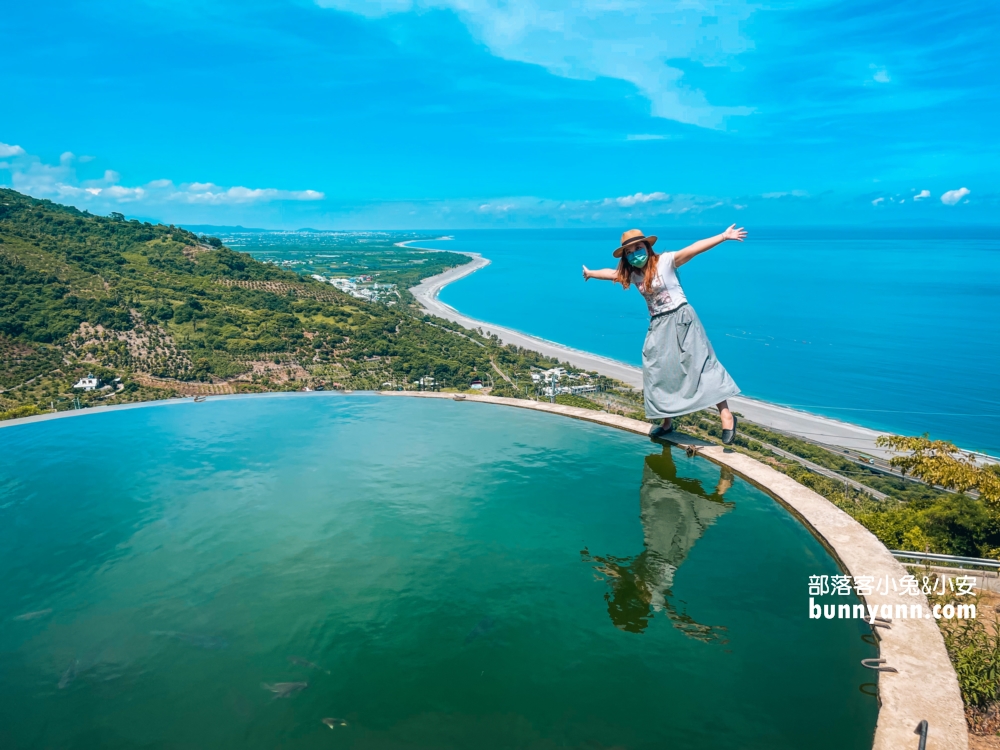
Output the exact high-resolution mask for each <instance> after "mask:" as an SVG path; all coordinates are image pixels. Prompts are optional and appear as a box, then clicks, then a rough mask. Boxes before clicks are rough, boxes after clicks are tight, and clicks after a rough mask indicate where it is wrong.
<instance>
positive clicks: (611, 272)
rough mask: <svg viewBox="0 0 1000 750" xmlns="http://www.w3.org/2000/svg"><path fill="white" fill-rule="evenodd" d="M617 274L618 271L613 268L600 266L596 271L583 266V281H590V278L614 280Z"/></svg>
mask: <svg viewBox="0 0 1000 750" xmlns="http://www.w3.org/2000/svg"><path fill="white" fill-rule="evenodd" d="M617 275H618V271H617V270H616V269H614V268H600V269H598V270H596V271H591V270H590V269H589V268H587V267H586V266H584V267H583V280H584V281H590V280H591V279H600V280H601V281H614V280H615V277H616V276H617Z"/></svg>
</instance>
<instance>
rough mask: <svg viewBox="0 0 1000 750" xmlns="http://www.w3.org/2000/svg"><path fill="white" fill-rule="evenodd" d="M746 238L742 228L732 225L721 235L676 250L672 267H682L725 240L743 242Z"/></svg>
mask: <svg viewBox="0 0 1000 750" xmlns="http://www.w3.org/2000/svg"><path fill="white" fill-rule="evenodd" d="M746 236H747V233H746V230H744V229H743V227H740V228H739V229H737V228H736V225H735V224H733V225H732V226H730V227H729V229H727V230H726V231H725V232H723V233H722V234H717V235H715V236H714V237H709V238H708V239H704V240H698V241H697V242H695V243H694V244H693V245H688V246H687V247H686V248H684V249H683V250H678V251H677V252H676V253H675V254H674V266H683V265H684V264H685V263H687V262H688V261H689V260H691V259H692V258H693V257H694V256H696V255H700V254H701V253H703V252H705V251H706V250H711V249H712V248H713V247H715V246H716V245H720V244H722V243H723V242H725V241H726V240H736V241H737V242H743V239H744V238H745V237H746Z"/></svg>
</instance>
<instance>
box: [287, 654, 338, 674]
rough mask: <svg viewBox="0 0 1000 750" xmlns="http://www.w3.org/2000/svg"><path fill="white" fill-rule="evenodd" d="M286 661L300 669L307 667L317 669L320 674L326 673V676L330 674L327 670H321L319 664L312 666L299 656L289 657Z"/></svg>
mask: <svg viewBox="0 0 1000 750" xmlns="http://www.w3.org/2000/svg"><path fill="white" fill-rule="evenodd" d="M288 661H290V662H291V663H292V664H298V665H299V666H300V667H309V669H318V670H319V671H320V672H326V673H327V674H330V670H329V669H323V667H321V666H320V665H319V664H313V663H312V662H311V661H309V660H307V659H303V658H302V657H301V656H289V657H288Z"/></svg>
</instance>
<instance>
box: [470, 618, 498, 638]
mask: <svg viewBox="0 0 1000 750" xmlns="http://www.w3.org/2000/svg"><path fill="white" fill-rule="evenodd" d="M491 630H493V620H492V619H490V618H489V617H484V618H483V619H482V620H480V621H479V622H477V623H476V627H474V628H473V629H472V630H470V631H469V634H468V635H467V636H465V642H466V643H471V642H472V641H474V640H476V638H480V637H481V636H484V635H486V634H487V633H489V632H490V631H491Z"/></svg>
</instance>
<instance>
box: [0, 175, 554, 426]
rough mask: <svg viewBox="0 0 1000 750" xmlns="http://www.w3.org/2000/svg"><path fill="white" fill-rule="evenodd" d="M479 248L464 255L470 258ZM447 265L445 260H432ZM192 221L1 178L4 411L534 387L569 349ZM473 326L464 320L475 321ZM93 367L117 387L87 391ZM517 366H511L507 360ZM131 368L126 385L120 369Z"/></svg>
mask: <svg viewBox="0 0 1000 750" xmlns="http://www.w3.org/2000/svg"><path fill="white" fill-rule="evenodd" d="M463 259H464V258H462V257H461V256H456V260H457V261H461V260H463ZM438 270H440V269H439V268H430V269H428V272H427V273H426V274H425V275H430V274H431V273H433V272H435V271H438ZM455 329H457V326H455V325H454V324H452V323H449V322H448V321H444V320H441V319H436V318H431V317H429V316H426V315H423V314H422V313H421V312H420V311H419V310H416V309H414V308H411V307H407V306H406V305H405V304H397V305H394V306H393V305H385V304H371V303H367V302H364V301H361V300H358V299H354V298H352V297H349V296H347V295H344V294H342V293H340V292H338V291H337V290H336V289H334V288H333V287H331V286H330V285H328V284H322V283H320V282H317V281H315V280H313V279H311V278H308V277H305V276H302V275H299V274H296V273H294V272H292V271H286V270H282V269H280V268H277V267H276V266H274V265H271V264H267V263H261V262H259V261H257V260H254V259H253V258H252V257H251V256H249V255H247V254H245V253H238V252H234V251H233V250H231V249H229V248H227V247H225V246H224V245H223V244H222V242H221V241H219V240H218V239H216V238H210V237H203V236H202V237H199V236H197V235H195V234H194V233H192V232H190V231H187V230H185V229H180V228H178V227H173V226H163V225H152V224H149V223H141V222H139V221H134V220H133V221H127V220H125V218H124V217H123V216H121V215H120V214H112V216H111V217H101V216H93V215H91V214H89V213H87V212H85V211H83V212H82V211H78V210H77V209H75V208H71V207H67V206H60V205H58V204H55V203H52V202H50V201H44V200H36V199H34V198H30V197H27V196H25V195H21V194H20V193H17V192H15V191H12V190H6V189H0V363H2V365H3V366H2V369H0V412H3V413H4V415H5V416H6V417H11V416H18V415H20V414H25V413H32V412H33V411H34V409H36V408H37V409H43V410H48V409H50V408H52V407H53V405H54V406H55V408H56V409H66V408H71V406H73V405H74V404H75V399H77V398H79V399H80V402H79V403H80V405H82V406H86V405H90V404H95V403H98V402H100V403H119V402H122V401H134V400H143V399H151V398H163V397H167V396H171V395H178V394H187V395H190V394H197V393H233V392H242V391H262V390H288V389H300V388H304V387H313V388H316V387H325V388H352V389H361V388H378V387H381V386H382V384H383V383H391V384H392V386H393V387H402V388H416V387H418V386H417V385H416V383H417V381H418V380H419V379H420V378H421V377H425V376H430V377H433V378H434V379H435V380H436V382H437V384H438V386H439V387H445V388H459V389H464V388H466V387H468V385H469V383H470V381H471V380H472V379H473V378H475V377H480V378H482V379H483V380H484V381H485V382H487V383H490V382H493V383H494V384H495V389H494V393H497V394H506V395H514V393H515V387H514V385H513V384H512V383H508V382H507V380H506V379H505V378H504V377H503V376H507V378H510V380H511V381H513V383H518V386H519V387H520V388H521V389H522V390H523V384H524V383H525V381H527V382H530V378H529V377H528V373H529V372H530V369H531V367H532V366H542V367H550V366H552V365H553V364H555V361H554V360H550V359H547V358H544V357H542V356H540V355H537V354H535V353H532V352H525V351H523V350H517V349H515V348H513V347H501V346H499V345H498V344H497V342H495V341H491V340H489V339H486V338H483V337H481V336H478V335H476V334H473V333H470V332H468V331H464V329H458V330H455ZM459 331H461V333H459ZM90 372H93V373H94V374H95V375H97V376H98V377H100V378H101V379H102V382H103V383H107V384H113V385H111V387H110V388H106V389H104V390H102V391H101V390H99V391H94V392H90V393H83V392H81V391H79V390H74V389H73V387H72V386H73V384H74V383H75V382H76V381H77V379H78V378H80V377H82V376H85V375H87V374H88V373H90ZM501 373H502V375H501ZM115 378H121V387H120V388H119V387H118V385H117V384H115V381H114V379H115Z"/></svg>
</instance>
